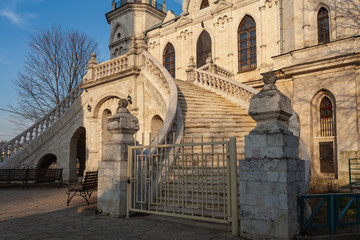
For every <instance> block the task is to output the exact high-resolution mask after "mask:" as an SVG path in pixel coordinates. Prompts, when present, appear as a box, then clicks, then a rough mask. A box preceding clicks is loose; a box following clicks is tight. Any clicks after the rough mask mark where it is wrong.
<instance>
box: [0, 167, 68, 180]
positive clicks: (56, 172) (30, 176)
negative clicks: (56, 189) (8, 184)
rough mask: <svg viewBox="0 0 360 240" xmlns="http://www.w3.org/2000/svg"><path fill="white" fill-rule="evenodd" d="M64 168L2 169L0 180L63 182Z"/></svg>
mask: <svg viewBox="0 0 360 240" xmlns="http://www.w3.org/2000/svg"><path fill="white" fill-rule="evenodd" d="M62 171H63V169H62V168H55V169H40V168H38V169H0V180H2V181H4V180H7V181H25V180H27V181H37V180H62Z"/></svg>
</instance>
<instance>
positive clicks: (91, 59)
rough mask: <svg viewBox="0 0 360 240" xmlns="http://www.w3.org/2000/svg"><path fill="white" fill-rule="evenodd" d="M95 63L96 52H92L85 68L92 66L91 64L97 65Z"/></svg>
mask: <svg viewBox="0 0 360 240" xmlns="http://www.w3.org/2000/svg"><path fill="white" fill-rule="evenodd" d="M97 64H98V62H97V60H96V54H95V53H92V54H91V58H90V60H89V63H88V67H87V68H91V67H93V66H95V65H97Z"/></svg>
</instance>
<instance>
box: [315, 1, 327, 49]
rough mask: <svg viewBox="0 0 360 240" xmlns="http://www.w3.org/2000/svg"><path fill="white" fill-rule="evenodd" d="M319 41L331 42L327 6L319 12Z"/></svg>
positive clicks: (321, 42) (320, 42)
mask: <svg viewBox="0 0 360 240" xmlns="http://www.w3.org/2000/svg"><path fill="white" fill-rule="evenodd" d="M317 21H318V41H319V44H323V43H328V42H330V27H329V13H328V10H326V8H323V7H322V8H320V10H319V12H318V17H317Z"/></svg>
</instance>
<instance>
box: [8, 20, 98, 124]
mask: <svg viewBox="0 0 360 240" xmlns="http://www.w3.org/2000/svg"><path fill="white" fill-rule="evenodd" d="M29 47H30V51H29V53H28V54H27V56H26V59H25V66H24V69H23V70H22V71H20V72H19V74H18V77H17V80H16V81H15V82H14V84H15V86H16V89H17V93H18V95H17V106H16V107H14V106H10V107H11V108H12V110H13V111H15V112H16V113H17V114H16V115H18V116H15V117H16V118H15V120H14V122H15V123H16V124H17V125H18V126H20V127H21V126H22V127H25V126H26V125H27V124H26V123H27V122H29V121H30V122H34V121H36V120H38V119H40V118H41V117H43V116H44V115H46V113H47V112H48V111H49V110H50V109H52V108H53V107H54V106H56V105H57V104H59V103H60V102H61V100H62V99H63V98H64V97H66V96H67V94H68V93H70V92H71V90H72V89H73V88H74V87H75V86H76V85H77V84H79V83H80V82H81V80H82V78H83V77H84V75H85V73H86V66H87V63H88V60H89V59H90V56H91V53H92V52H95V53H96V52H98V44H97V43H96V42H95V41H94V40H93V39H91V38H89V37H88V36H87V35H86V34H84V33H80V32H78V31H64V30H63V29H62V28H61V26H59V25H53V26H52V27H51V28H50V29H46V30H41V31H38V32H36V33H35V34H33V35H32V36H31V38H30V41H29Z"/></svg>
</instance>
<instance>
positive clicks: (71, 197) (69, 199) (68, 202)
mask: <svg viewBox="0 0 360 240" xmlns="http://www.w3.org/2000/svg"><path fill="white" fill-rule="evenodd" d="M76 193H77V191H75V192H74V194H72V195H71V192H68V193H67V194H68V200H67V205H66V206H69V204H70V202H71V199H73V197H74V196H75V194H76ZM70 195H71V196H70Z"/></svg>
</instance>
